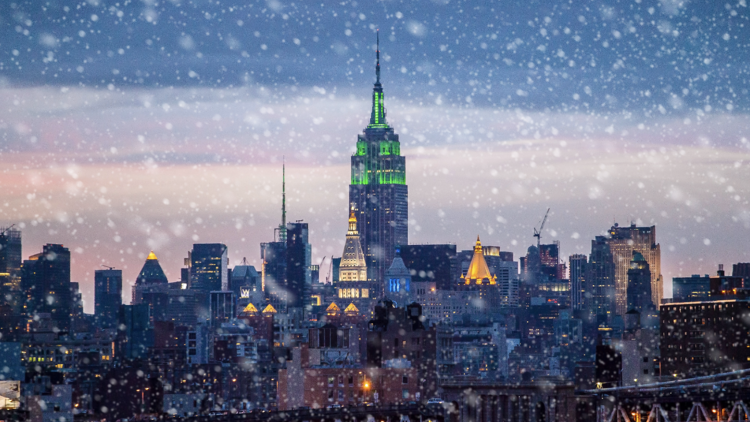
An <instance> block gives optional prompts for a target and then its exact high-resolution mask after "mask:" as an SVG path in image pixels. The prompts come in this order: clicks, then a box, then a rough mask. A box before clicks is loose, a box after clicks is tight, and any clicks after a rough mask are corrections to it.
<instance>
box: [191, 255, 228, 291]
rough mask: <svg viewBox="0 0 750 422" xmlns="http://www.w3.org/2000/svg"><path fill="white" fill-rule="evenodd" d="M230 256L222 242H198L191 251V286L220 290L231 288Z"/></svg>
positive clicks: (194, 288)
mask: <svg viewBox="0 0 750 422" xmlns="http://www.w3.org/2000/svg"><path fill="white" fill-rule="evenodd" d="M228 265H229V258H228V257H227V246H226V245H224V244H222V243H196V244H194V245H193V250H192V251H191V252H190V288H191V289H193V290H203V291H208V292H210V291H219V290H228V289H229V271H228V269H227V266H228Z"/></svg>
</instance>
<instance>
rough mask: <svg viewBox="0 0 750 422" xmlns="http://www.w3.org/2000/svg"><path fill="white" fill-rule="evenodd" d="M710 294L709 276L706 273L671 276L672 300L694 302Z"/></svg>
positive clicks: (706, 297)
mask: <svg viewBox="0 0 750 422" xmlns="http://www.w3.org/2000/svg"><path fill="white" fill-rule="evenodd" d="M710 295H711V278H710V277H709V276H708V274H706V275H704V276H701V275H699V274H693V275H692V276H690V277H674V278H672V302H675V303H676V302H696V301H702V300H706V299H708V298H709V296H710Z"/></svg>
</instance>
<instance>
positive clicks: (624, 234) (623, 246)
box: [606, 224, 664, 315]
mask: <svg viewBox="0 0 750 422" xmlns="http://www.w3.org/2000/svg"><path fill="white" fill-rule="evenodd" d="M606 242H607V244H608V245H609V248H610V251H611V252H612V259H613V262H614V264H615V289H616V312H617V314H618V315H623V314H625V312H627V309H626V308H627V290H628V270H629V269H630V261H631V259H632V257H633V252H639V253H640V254H641V255H643V258H644V259H645V260H646V262H648V265H649V268H650V270H651V300H652V301H653V303H654V305H656V306H657V307H658V306H659V305H660V304H661V298H662V296H663V295H664V289H663V280H662V275H661V247H660V246H659V244H658V243H656V226H651V227H636V225H635V224H631V225H630V227H620V226H619V225H618V224H615V225H614V226H612V227H611V228H610V229H609V237H608V238H607V240H606Z"/></svg>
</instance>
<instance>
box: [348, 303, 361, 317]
mask: <svg viewBox="0 0 750 422" xmlns="http://www.w3.org/2000/svg"><path fill="white" fill-rule="evenodd" d="M344 313H345V314H348V315H358V314H359V309H358V308H357V307H356V306H354V303H350V304H349V306H347V307H346V309H344Z"/></svg>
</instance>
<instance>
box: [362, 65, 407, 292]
mask: <svg viewBox="0 0 750 422" xmlns="http://www.w3.org/2000/svg"><path fill="white" fill-rule="evenodd" d="M377 57H378V61H377V64H376V66H375V74H376V80H375V86H374V87H373V92H372V111H371V113H370V123H369V124H368V125H367V127H366V128H365V129H364V133H362V134H360V135H359V136H358V137H357V151H356V152H355V153H354V155H352V158H351V170H352V171H351V184H350V185H349V203H350V204H351V205H352V206H353V207H354V209H355V212H356V217H357V230H358V231H359V234H360V236H361V242H362V249H363V250H364V253H365V257H366V259H367V271H368V278H370V279H371V280H374V281H377V282H378V283H379V286H380V289H379V290H380V291H379V292H378V297H382V296H383V294H384V283H383V278H384V276H385V271H386V270H387V269H388V267H389V266H390V265H391V262H393V257H394V253H395V252H394V251H395V247H396V246H397V245H406V244H408V243H409V237H408V226H407V225H408V211H409V208H408V188H407V186H406V158H405V157H403V156H401V144H400V143H399V139H398V135H397V134H396V133H395V132H394V130H393V128H392V127H391V126H390V125H388V123H387V122H386V111H385V106H384V100H383V86H382V85H381V84H380V50H378V52H377Z"/></svg>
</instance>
